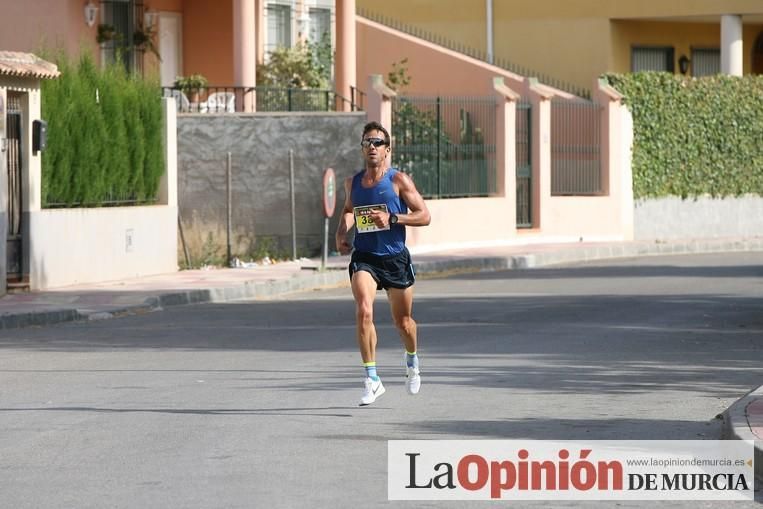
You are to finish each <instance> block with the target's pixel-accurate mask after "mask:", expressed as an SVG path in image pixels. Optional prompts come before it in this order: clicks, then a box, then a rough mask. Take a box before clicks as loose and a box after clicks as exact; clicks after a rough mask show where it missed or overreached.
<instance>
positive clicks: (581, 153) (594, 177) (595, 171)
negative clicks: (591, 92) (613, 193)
mask: <svg viewBox="0 0 763 509" xmlns="http://www.w3.org/2000/svg"><path fill="white" fill-rule="evenodd" d="M601 110H602V107H601V105H599V104H597V103H595V102H592V101H588V100H585V99H575V100H566V99H552V100H551V195H552V196H592V195H600V194H602V193H603V187H602V176H601V154H600V153H601V147H600V145H601Z"/></svg>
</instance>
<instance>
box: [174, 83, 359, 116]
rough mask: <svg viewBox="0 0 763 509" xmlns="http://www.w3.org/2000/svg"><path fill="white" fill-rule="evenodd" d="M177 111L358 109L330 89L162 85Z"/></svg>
mask: <svg viewBox="0 0 763 509" xmlns="http://www.w3.org/2000/svg"><path fill="white" fill-rule="evenodd" d="M162 96H163V97H174V98H175V100H176V101H177V109H178V112H181V113H253V112H255V111H265V112H267V111H270V112H273V111H344V110H345V106H346V105H349V106H350V110H352V111H358V110H359V109H360V108H359V105H358V104H357V103H356V102H355V101H354V100H351V99H347V98H345V97H342V96H341V95H339V94H337V93H336V92H334V91H332V90H321V89H312V88H272V87H217V86H213V87H203V88H191V89H180V88H178V87H163V88H162Z"/></svg>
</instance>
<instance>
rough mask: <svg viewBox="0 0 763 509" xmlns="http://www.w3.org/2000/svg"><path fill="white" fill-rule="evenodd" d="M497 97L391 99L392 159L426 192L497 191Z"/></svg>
mask: <svg viewBox="0 0 763 509" xmlns="http://www.w3.org/2000/svg"><path fill="white" fill-rule="evenodd" d="M495 109H496V107H495V99H494V98H493V97H401V96H398V97H396V98H395V99H394V100H393V101H392V138H393V146H392V164H393V166H395V167H397V168H399V169H400V170H402V171H404V172H406V173H408V174H409V175H411V177H412V178H413V180H414V182H416V186H417V187H418V189H419V191H420V192H421V194H422V195H423V196H424V197H425V198H456V197H468V196H490V195H493V194H495V192H496V174H495Z"/></svg>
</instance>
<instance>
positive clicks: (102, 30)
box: [95, 23, 119, 44]
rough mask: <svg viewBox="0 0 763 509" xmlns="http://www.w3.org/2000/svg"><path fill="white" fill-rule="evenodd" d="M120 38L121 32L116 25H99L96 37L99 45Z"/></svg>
mask: <svg viewBox="0 0 763 509" xmlns="http://www.w3.org/2000/svg"><path fill="white" fill-rule="evenodd" d="M118 38H119V32H117V29H116V27H115V26H114V25H108V24H106V23H101V24H100V25H98V34H97V35H96V36H95V40H96V41H97V42H98V44H104V43H107V42H110V41H114V40H117V39H118Z"/></svg>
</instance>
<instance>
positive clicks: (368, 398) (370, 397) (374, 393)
mask: <svg viewBox="0 0 763 509" xmlns="http://www.w3.org/2000/svg"><path fill="white" fill-rule="evenodd" d="M363 383H364V384H365V388H364V389H363V397H362V398H360V406H365V405H370V404H371V403H373V402H374V401H376V398H378V397H379V396H381V395H382V394H384V392H385V391H386V390H387V389H385V388H384V385H383V384H382V382H381V378H380V379H378V380H376V381H374V380H372V379H370V378H366V379H365V380H364V381H363Z"/></svg>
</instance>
